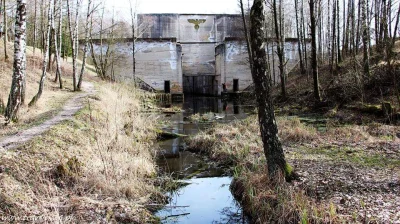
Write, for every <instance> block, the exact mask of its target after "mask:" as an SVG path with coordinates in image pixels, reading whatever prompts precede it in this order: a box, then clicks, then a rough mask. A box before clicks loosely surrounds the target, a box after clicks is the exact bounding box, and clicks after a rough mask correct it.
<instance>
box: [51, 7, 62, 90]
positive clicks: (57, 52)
mask: <svg viewBox="0 0 400 224" xmlns="http://www.w3.org/2000/svg"><path fill="white" fill-rule="evenodd" d="M59 2H60V5H59V13H60V14H59V19H58V32H59V37H60V39H59V40H58V41H59V42H61V40H62V39H61V38H62V37H61V32H62V29H61V20H62V1H59ZM56 3H57V0H54V6H55V5H56ZM54 23H55V18H54V19H53V22H52V27H53V30H54V32H53V34H54V36H53V38H54V50H55V58H56V63H57V71H56V80H55V81H56V82H57V81H59V83H60V89H62V88H63V86H62V79H61V58H60V55H61V52H60V51H61V44H60V45H58V42H57V32H56V29H55V25H54Z"/></svg>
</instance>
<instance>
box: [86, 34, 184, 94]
mask: <svg viewBox="0 0 400 224" xmlns="http://www.w3.org/2000/svg"><path fill="white" fill-rule="evenodd" d="M93 47H94V51H95V54H96V55H100V53H101V50H103V53H104V54H105V52H106V51H107V46H103V48H101V47H100V45H99V43H95V44H94V46H93ZM135 49H136V52H135V59H136V74H135V75H136V77H138V78H140V79H142V80H143V81H144V82H146V83H147V84H149V85H150V86H152V87H153V88H154V89H156V90H158V91H164V83H165V81H170V84H171V86H170V87H171V92H172V93H182V90H183V89H182V66H181V46H180V45H179V44H177V43H176V41H175V40H174V39H159V40H151V39H148V40H144V39H143V40H140V41H137V42H136V43H135ZM114 50H115V52H116V58H115V59H114V65H113V66H112V67H111V66H110V67H109V70H111V69H112V68H113V69H114V74H115V77H116V78H117V79H119V80H129V79H131V80H133V58H132V42H117V43H116V44H115V46H114Z"/></svg>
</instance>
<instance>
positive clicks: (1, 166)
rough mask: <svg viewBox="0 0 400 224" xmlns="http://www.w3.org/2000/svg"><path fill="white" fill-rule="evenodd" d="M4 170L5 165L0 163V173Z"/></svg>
mask: <svg viewBox="0 0 400 224" xmlns="http://www.w3.org/2000/svg"><path fill="white" fill-rule="evenodd" d="M5 171H6V167H5V166H3V165H0V173H4V172H5Z"/></svg>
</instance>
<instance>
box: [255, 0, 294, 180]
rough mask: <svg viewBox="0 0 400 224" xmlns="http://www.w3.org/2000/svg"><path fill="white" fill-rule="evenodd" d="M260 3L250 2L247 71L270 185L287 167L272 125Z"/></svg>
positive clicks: (261, 3)
mask: <svg viewBox="0 0 400 224" xmlns="http://www.w3.org/2000/svg"><path fill="white" fill-rule="evenodd" d="M264 8H265V6H264V0H254V3H253V6H252V8H251V12H250V21H251V28H250V42H251V49H252V51H253V52H252V55H253V69H252V71H251V73H252V77H253V82H254V86H255V93H256V97H257V103H258V121H259V125H260V131H261V138H262V141H263V143H264V154H265V157H266V159H267V166H268V175H269V178H270V180H271V181H273V182H280V181H282V180H283V178H282V177H283V176H284V175H285V171H286V170H287V169H286V168H287V166H288V165H287V164H286V160H285V155H284V153H283V149H282V144H281V142H280V140H279V138H278V128H277V125H276V121H275V115H274V109H273V105H272V98H271V89H270V84H271V79H270V76H268V75H267V74H266V64H267V63H268V62H267V59H266V52H265V48H264V41H265V39H264V36H265V35H264V34H265V33H264V32H265V30H264V23H265V15H264Z"/></svg>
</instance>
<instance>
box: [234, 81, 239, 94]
mask: <svg viewBox="0 0 400 224" xmlns="http://www.w3.org/2000/svg"><path fill="white" fill-rule="evenodd" d="M237 91H239V79H234V80H233V92H237Z"/></svg>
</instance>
